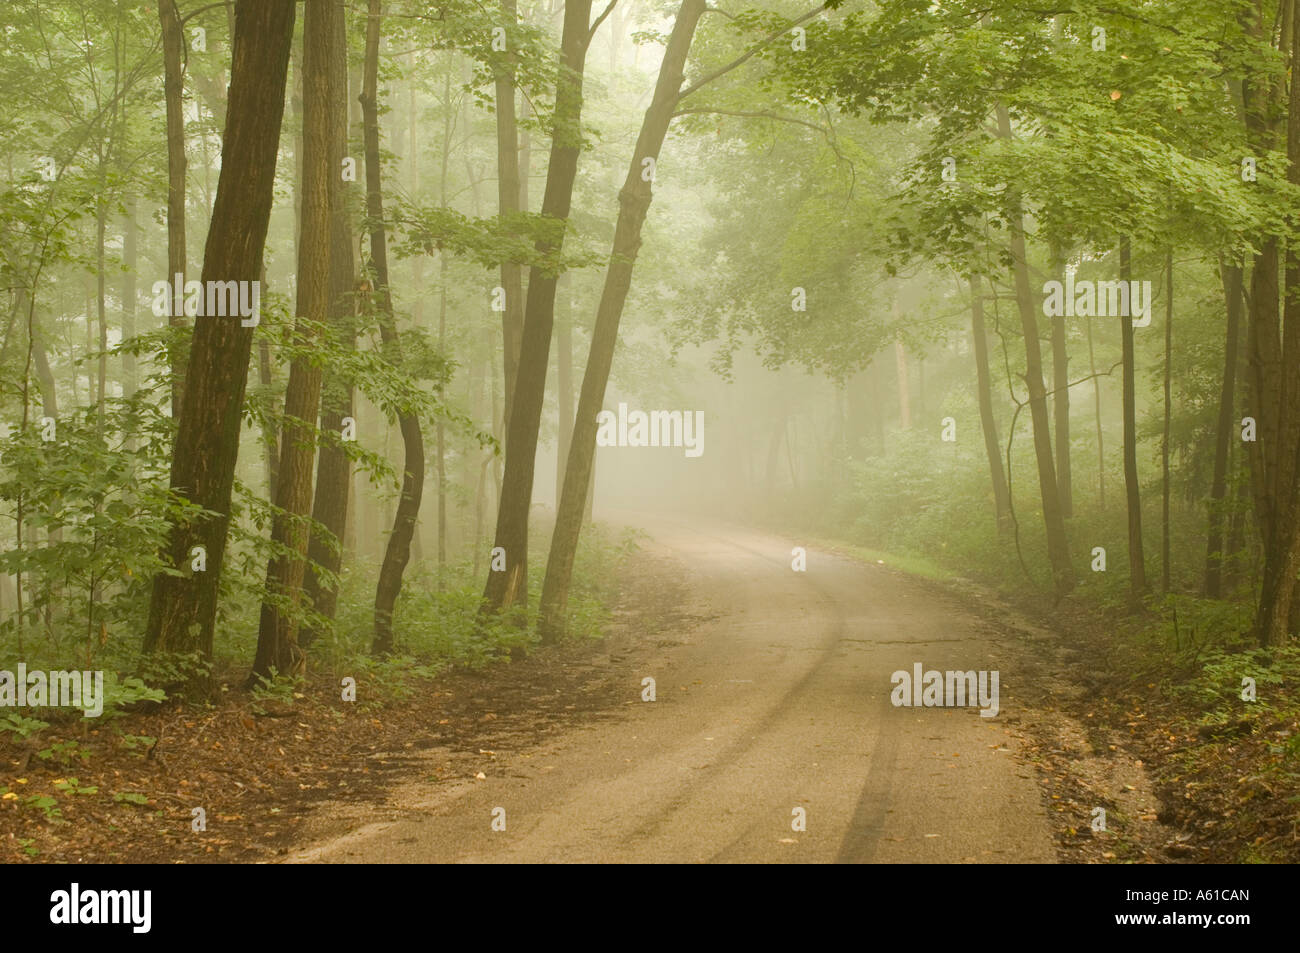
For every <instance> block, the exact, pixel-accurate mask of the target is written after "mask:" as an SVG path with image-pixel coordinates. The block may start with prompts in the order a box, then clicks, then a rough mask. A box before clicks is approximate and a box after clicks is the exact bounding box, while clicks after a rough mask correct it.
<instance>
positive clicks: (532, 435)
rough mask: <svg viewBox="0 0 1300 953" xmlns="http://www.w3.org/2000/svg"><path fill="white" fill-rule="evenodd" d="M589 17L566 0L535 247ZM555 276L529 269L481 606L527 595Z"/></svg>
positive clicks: (576, 140) (544, 249)
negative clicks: (496, 552)
mask: <svg viewBox="0 0 1300 953" xmlns="http://www.w3.org/2000/svg"><path fill="white" fill-rule="evenodd" d="M590 19H591V0H569V2H567V3H566V4H565V6H564V32H563V35H562V38H561V41H560V66H561V69H560V76H559V79H558V80H557V81H556V87H555V121H554V122H555V127H554V131H553V134H552V136H551V156H550V163H549V165H548V166H547V171H546V191H545V192H544V193H543V195H542V217H543V219H546V220H548V222H549V224H550V225H551V228H552V231H551V232H550V233H549V234H546V235H544V236H543V237H541V238H539V239H538V241H537V243H536V249H537V251H538V253H539V254H541V255H558V254H559V253H560V252H561V251H562V249H563V247H564V231H563V229H564V228H565V227H566V224H567V220H568V217H569V208H570V204H571V202H572V198H573V185H574V181H575V179H576V178H577V174H578V157H579V155H580V154H581V151H582V129H581V121H582V78H583V66H584V64H585V62H586V56H587V45H588V38H589V35H590V34H589V30H590V26H589V23H590ZM555 284H556V276H555V275H554V274H548V273H547V270H546V269H545V268H543V267H541V266H538V265H534V266H533V267H532V268H530V270H529V275H528V296H527V305H526V309H525V315H526V318H525V321H524V337H523V345H522V350H521V352H520V361H519V370H518V375H517V378H516V380H515V393H514V397H513V403H512V405H511V409H510V426H509V427H508V428H507V430H506V466H505V477H504V480H503V482H502V487H501V505H500V508H499V510H498V512H497V528H496V536H495V540H494V544H493V545H494V548H495V547H501V548H502V549H503V550H504V551H505V562H506V568H505V571H504V572H494V571H492V570H491V569H489V570H488V579H487V585H486V586H485V587H484V592H483V606H484V610H485V611H488V612H500V611H502V610H505V609H509V608H511V607H512V606H514V605H515V604H516V603H526V602H527V600H528V514H529V510H530V507H531V504H532V495H533V475H534V467H535V464H536V458H537V435H538V428H539V427H540V425H541V420H542V403H543V399H544V397H545V393H546V373H547V370H548V365H549V363H550V361H549V358H550V349H551V330H552V326H553V324H554V320H555Z"/></svg>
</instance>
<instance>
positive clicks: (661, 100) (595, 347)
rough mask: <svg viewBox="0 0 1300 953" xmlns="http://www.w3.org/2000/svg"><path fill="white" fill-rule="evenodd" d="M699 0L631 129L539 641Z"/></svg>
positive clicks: (556, 623) (559, 597)
mask: <svg viewBox="0 0 1300 953" xmlns="http://www.w3.org/2000/svg"><path fill="white" fill-rule="evenodd" d="M704 8H705V0H682V5H681V7H680V8H679V10H678V11H677V19H676V20H675V22H674V23H673V29H672V33H671V34H670V35H669V37H668V44H667V46H666V47H665V49H664V56H663V60H662V62H661V64H660V67H659V78H658V80H657V81H656V83H655V91H654V96H653V98H652V99H651V101H650V106H649V108H647V109H646V113H645V118H644V119H643V120H642V122H641V131H640V133H639V134H638V135H637V141H636V148H635V150H634V151H633V153H632V159H631V162H630V163H629V164H628V172H627V178H626V180H625V181H624V183H623V188H622V190H621V191H620V192H619V194H618V198H619V210H618V222H617V223H616V224H615V226H614V246H613V249H612V251H611V253H610V257H609V265H608V266H607V268H606V270H605V284H604V287H603V288H602V289H601V293H600V304H599V305H598V306H597V309H596V324H595V327H594V328H593V329H592V333H591V353H590V354H589V355H588V357H587V369H586V371H585V373H584V374H583V377H582V392H581V394H580V395H579V397H578V412H577V415H576V417H575V419H574V425H573V440H572V444H571V446H570V448H569V462H568V465H567V466H566V467H565V470H564V489H563V491H562V493H561V496H560V508H559V511H558V512H557V513H556V517H555V532H554V534H553V535H552V536H551V552H550V556H549V558H548V559H547V562H546V578H545V581H544V583H543V586H542V600H541V618H540V621H539V624H538V628H539V632H540V635H541V637H542V640H543V641H544V642H554V641H556V640H557V639H559V638H560V637H561V636H562V635H563V633H564V627H565V613H566V609H567V607H568V601H569V586H570V583H571V581H572V578H573V561H574V558H575V556H576V555H577V551H578V537H579V536H580V535H581V532H582V519H583V509H584V507H585V505H586V499H587V491H588V488H589V480H590V476H591V465H592V460H593V458H594V456H595V452H596V429H597V426H596V417H597V415H598V414H599V413H600V409H601V406H602V405H603V404H604V402H605V388H606V386H607V385H608V383H609V372H610V368H611V367H612V366H613V363H614V350H615V348H616V347H617V345H618V326H619V322H620V320H621V319H622V316H623V306H624V304H625V303H626V301H627V294H628V290H629V289H630V287H631V285H632V269H633V267H634V266H635V264H636V256H637V251H638V250H639V249H640V247H641V226H642V224H643V223H644V222H645V217H646V212H647V211H648V210H649V208H650V199H651V197H652V193H651V182H649V181H647V177H643V175H642V170H643V168H644V165H643V160H644V159H646V158H650V159H653V160H654V161H655V162H656V163H657V162H658V160H659V150H660V149H661V148H663V143H664V137H665V136H667V134H668V126H669V124H670V123H671V122H672V119H673V114H674V112H675V111H676V108H677V104H678V101H679V99H680V97H681V86H682V79H683V76H684V73H685V69H686V56H687V53H688V52H689V51H690V48H691V40H692V38H693V37H694V35H695V27H696V24H697V23H698V22H699V19H700V17H701V15H703V13H704Z"/></svg>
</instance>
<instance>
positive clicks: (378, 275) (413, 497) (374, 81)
mask: <svg viewBox="0 0 1300 953" xmlns="http://www.w3.org/2000/svg"><path fill="white" fill-rule="evenodd" d="M383 12H384V5H383V0H370V8H369V17H370V18H369V20H368V21H367V23H366V60H365V68H364V74H363V75H364V78H363V79H362V92H361V111H362V113H363V115H364V117H365V118H364V126H365V149H366V217H367V218H369V220H370V263H371V267H372V268H373V269H374V279H375V295H376V296H377V298H378V303H379V334H380V339H381V342H382V344H383V348H384V353H385V356H386V358H387V359H388V361H389V362H390V363H392V364H393V365H394V366H397V367H400V366H402V347H401V341H400V338H399V337H398V333H397V321H396V319H395V318H394V317H393V297H392V291H391V289H390V286H389V283H388V233H387V230H386V229H385V227H384V194H383V170H382V168H381V167H380V164H379V36H380V31H381V26H382V17H383ZM397 420H398V425H399V427H400V428H401V431H402V443H403V445H404V446H405V448H406V458H405V463H404V466H403V470H402V495H401V497H400V498H399V499H398V502H397V511H396V513H395V514H394V516H393V531H392V532H391V533H389V534H388V545H387V546H386V547H385V549H384V561H383V564H382V565H381V566H380V567H379V583H378V585H377V586H376V588H375V641H374V651H375V653H376V654H387V653H389V652H391V651H392V650H393V648H394V641H393V607H394V606H396V604H397V596H398V594H399V593H400V592H401V591H402V573H403V572H405V571H406V564H407V563H408V562H409V561H410V559H411V537H412V536H414V535H415V521H416V519H417V518H418V517H419V514H420V499H421V497H422V496H423V495H424V436H423V435H422V434H421V433H420V421H419V418H418V417H416V415H415V414H413V413H409V412H403V413H401V414H399V415H398V418H397Z"/></svg>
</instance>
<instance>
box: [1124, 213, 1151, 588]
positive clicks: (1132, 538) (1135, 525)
mask: <svg viewBox="0 0 1300 953" xmlns="http://www.w3.org/2000/svg"><path fill="white" fill-rule="evenodd" d="M1132 275H1133V269H1132V265H1131V257H1130V251H1129V238H1128V236H1127V235H1121V236H1120V238H1119V278H1120V281H1122V282H1123V283H1124V284H1126V285H1127V284H1128V282H1129V280H1130V279H1131V278H1132ZM1119 330H1120V340H1121V342H1122V348H1123V353H1122V361H1123V376H1124V492H1125V500H1126V504H1127V509H1128V569H1129V604H1130V606H1131V607H1133V608H1137V607H1138V606H1139V605H1140V604H1141V601H1142V596H1143V594H1144V593H1145V592H1146V589H1147V572H1146V558H1145V555H1144V553H1143V547H1142V498H1141V493H1140V490H1139V484H1138V469H1137V389H1136V386H1135V384H1134V379H1133V378H1134V364H1135V359H1134V355H1133V317H1132V315H1130V314H1123V315H1120V319H1119Z"/></svg>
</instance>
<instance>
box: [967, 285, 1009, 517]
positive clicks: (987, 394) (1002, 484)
mask: <svg viewBox="0 0 1300 953" xmlns="http://www.w3.org/2000/svg"><path fill="white" fill-rule="evenodd" d="M970 300H971V338H972V339H973V341H974V344H975V383H976V387H977V388H978V389H979V405H980V426H981V427H982V428H983V431H984V451H985V453H986V454H987V456H988V460H989V476H990V477H991V478H992V481H993V513H994V516H995V518H996V519H997V527H998V533H1000V534H1001V533H1005V532H1007V530H1009V529H1010V528H1011V519H1010V517H1011V505H1010V503H1011V501H1010V492H1009V490H1008V488H1007V475H1006V472H1005V471H1004V469H1003V466H1002V444H1001V441H999V439H998V422H997V419H996V418H995V417H994V415H993V386H992V376H991V375H990V374H989V340H988V332H987V331H985V329H984V299H983V297H982V296H981V295H980V289H979V280H978V279H977V278H976V277H975V276H974V275H971V276H970Z"/></svg>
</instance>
